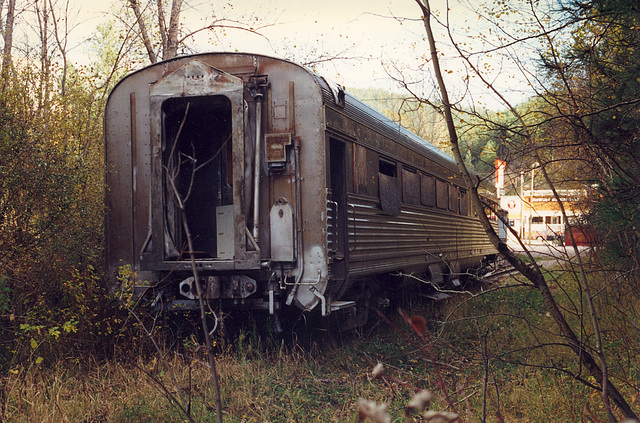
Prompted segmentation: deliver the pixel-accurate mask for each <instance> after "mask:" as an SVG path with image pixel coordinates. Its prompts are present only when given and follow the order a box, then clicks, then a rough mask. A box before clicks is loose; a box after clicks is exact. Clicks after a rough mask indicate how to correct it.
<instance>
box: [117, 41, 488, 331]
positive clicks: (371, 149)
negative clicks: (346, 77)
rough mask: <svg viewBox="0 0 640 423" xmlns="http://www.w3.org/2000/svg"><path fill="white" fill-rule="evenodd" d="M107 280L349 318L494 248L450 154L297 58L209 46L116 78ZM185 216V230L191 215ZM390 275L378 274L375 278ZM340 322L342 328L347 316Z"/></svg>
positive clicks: (168, 303)
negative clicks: (383, 292) (379, 297)
mask: <svg viewBox="0 0 640 423" xmlns="http://www.w3.org/2000/svg"><path fill="white" fill-rule="evenodd" d="M105 157H106V166H107V168H106V186H107V192H106V208H107V219H106V243H107V262H108V263H107V264H108V270H109V274H110V275H112V276H113V277H114V278H115V275H117V273H118V271H119V269H120V268H121V267H122V266H125V265H127V266H130V268H131V269H132V270H133V271H134V274H135V279H136V281H135V282H136V284H137V285H138V286H139V287H140V288H141V289H144V290H146V291H148V292H149V293H151V294H152V295H153V298H155V299H156V300H157V302H158V304H159V305H161V306H162V307H164V308H167V309H192V308H195V307H196V299H197V294H196V290H195V288H194V284H195V283H196V281H195V280H194V278H193V276H192V271H191V261H190V252H191V250H190V249H189V247H188V241H189V239H188V238H189V233H187V231H186V229H188V230H189V232H190V237H191V240H192V252H193V253H194V256H195V262H196V265H197V268H198V270H199V279H200V281H199V283H200V284H201V286H202V288H203V290H204V291H203V292H204V294H203V295H204V296H206V298H207V300H208V301H210V302H215V303H216V309H222V310H226V309H232V308H237V307H241V308H248V309H254V310H263V311H265V312H268V313H271V314H277V313H278V312H279V311H280V310H282V309H284V308H286V307H287V306H297V307H298V308H300V309H303V310H308V309H313V308H318V309H319V310H320V311H321V313H322V314H323V315H328V314H331V313H335V312H337V311H341V312H342V314H344V315H345V316H346V317H345V319H351V325H352V326H353V325H358V324H361V323H362V322H363V321H364V319H365V318H366V316H365V315H364V313H362V312H361V311H362V310H366V308H367V307H368V304H367V301H368V299H369V296H370V289H369V288H370V285H372V284H374V283H375V284H378V285H379V284H380V283H381V281H382V283H387V284H390V285H389V286H386V288H387V289H389V290H391V291H393V290H397V289H401V284H402V279H401V278H397V277H396V278H390V279H385V278H383V277H382V276H383V275H388V274H390V273H398V272H405V273H408V272H411V273H413V274H418V275H420V276H422V277H425V278H430V279H431V280H432V281H433V282H435V283H438V284H441V283H445V282H447V281H450V282H456V280H457V278H456V274H458V273H460V272H465V271H466V270H468V269H470V268H475V267H478V266H480V265H482V263H483V262H484V261H486V260H487V259H488V258H490V257H493V256H494V255H495V251H494V249H493V247H492V246H491V244H490V243H489V241H488V239H487V237H486V236H485V233H484V231H483V229H482V227H481V225H480V223H479V222H478V220H477V218H476V217H475V213H474V211H473V210H472V208H471V207H470V202H469V199H468V196H467V190H466V188H465V187H464V183H463V181H462V178H461V176H460V174H459V172H458V170H457V168H456V166H455V163H454V162H453V160H452V159H451V158H450V157H448V156H447V155H446V154H444V153H442V152H440V151H439V150H438V149H436V148H435V147H433V146H431V145H430V144H428V143H427V142H425V141H423V140H421V139H420V138H418V137H417V136H415V135H413V134H412V133H410V132H409V131H407V130H405V129H403V128H402V127H400V126H399V125H397V124H395V123H393V122H391V121H390V120H389V119H388V118H386V117H384V116H383V115H381V114H380V113H378V112H376V111H374V110H372V109H371V108H370V107H368V106H366V105H364V104H363V103H361V102H360V101H358V100H357V99H355V98H353V97H352V96H350V95H349V94H348V93H346V92H345V91H344V90H343V89H342V88H341V87H339V86H337V85H334V84H331V83H329V82H327V81H326V80H325V79H323V78H322V77H320V76H318V75H316V74H315V73H313V72H311V71H309V70H307V69H305V68H303V67H301V66H299V65H296V64H294V63H291V62H288V61H285V60H281V59H276V58H272V57H267V56H262V55H255V54H241V53H208V54H200V55H193V56H186V57H179V58H176V59H173V60H170V61H166V62H162V63H157V64H154V65H151V66H149V67H147V68H144V69H142V70H139V71H137V72H134V73H132V74H130V75H129V76H127V77H126V78H124V79H123V80H122V81H120V83H119V84H118V85H117V86H116V87H115V89H114V90H113V91H112V93H111V95H110V97H109V99H108V103H107V107H106V112H105ZM185 223H186V225H185ZM385 281H386V282H385ZM347 326H348V325H347Z"/></svg>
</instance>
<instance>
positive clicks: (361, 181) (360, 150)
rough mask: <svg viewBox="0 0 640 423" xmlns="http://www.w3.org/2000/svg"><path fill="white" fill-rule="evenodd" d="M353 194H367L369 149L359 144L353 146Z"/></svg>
mask: <svg viewBox="0 0 640 423" xmlns="http://www.w3.org/2000/svg"><path fill="white" fill-rule="evenodd" d="M353 192H354V193H356V194H363V195H364V194H366V193H367V149H366V148H364V147H363V146H361V145H359V144H354V145H353Z"/></svg>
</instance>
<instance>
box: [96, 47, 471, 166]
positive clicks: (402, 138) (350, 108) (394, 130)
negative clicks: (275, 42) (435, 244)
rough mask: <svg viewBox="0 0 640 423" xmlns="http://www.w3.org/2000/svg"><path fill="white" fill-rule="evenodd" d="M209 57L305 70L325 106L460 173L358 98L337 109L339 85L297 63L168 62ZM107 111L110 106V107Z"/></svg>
mask: <svg viewBox="0 0 640 423" xmlns="http://www.w3.org/2000/svg"><path fill="white" fill-rule="evenodd" d="M208 55H214V56H217V55H228V56H249V57H255V58H261V57H262V58H265V59H270V60H276V61H280V62H286V63H290V64H292V65H294V66H297V67H299V68H301V69H304V70H305V71H306V72H308V73H310V74H311V75H313V77H314V78H315V80H316V81H317V83H318V85H319V86H320V89H321V91H322V96H323V102H324V103H325V104H331V105H334V106H336V107H338V108H342V109H343V111H344V113H345V114H346V115H347V116H349V117H350V118H352V119H354V120H356V121H358V122H361V123H362V124H365V125H367V126H369V127H371V128H372V129H374V130H376V131H378V132H380V133H381V134H383V135H385V136H388V137H389V138H392V139H394V140H396V141H397V142H398V143H400V144H402V145H404V146H406V147H408V148H410V149H412V150H414V151H416V152H417V153H419V154H422V155H424V156H427V157H429V158H431V159H432V160H434V161H436V162H437V163H439V164H441V165H443V166H445V167H447V168H449V169H451V170H452V171H454V172H455V173H458V172H459V170H458V168H457V166H456V163H455V161H454V159H453V158H452V157H451V156H449V155H448V154H446V153H445V152H443V151H441V150H439V149H438V148H437V147H435V146H434V145H432V144H430V143H429V142H427V141H425V140H424V139H422V138H420V137H419V136H417V135H416V134H414V133H413V132H411V131H409V130H408V129H406V128H404V127H403V126H402V125H400V124H398V123H397V122H394V121H393V120H391V119H390V118H389V117H387V116H385V115H384V114H382V113H380V112H378V111H377V110H375V109H374V108H372V107H370V106H368V105H367V104H365V103H363V102H362V101H360V100H358V99H357V98H356V97H354V96H352V95H351V94H349V93H348V92H346V91H345V101H344V106H338V104H337V101H336V98H335V92H336V87H337V85H336V84H333V83H331V82H329V81H327V80H326V79H325V78H323V77H322V76H320V75H318V74H317V73H315V72H314V71H312V70H310V69H308V68H306V67H304V66H302V65H299V64H297V63H295V62H291V61H289V60H286V59H282V58H277V57H271V56H266V55H262V54H254V53H241V52H209V53H198V54H193V55H188V56H179V57H176V58H174V59H170V60H168V61H166V62H170V61H174V60H184V59H187V58H189V57H192V58H198V57H203V56H208ZM162 63H164V62H158V63H155V64H152V65H149V66H147V67H145V68H142V69H139V70H136V71H134V72H132V73H131V74H129V75H127V76H126V77H125V78H123V79H122V80H121V81H119V82H118V84H116V87H115V88H114V89H113V90H112V92H113V91H115V90H116V89H117V87H118V85H120V83H121V82H122V81H124V80H125V79H127V78H128V77H129V76H132V75H134V74H138V73H141V72H144V70H145V69H147V68H151V67H154V66H158V65H161V64H162ZM107 107H108V106H107Z"/></svg>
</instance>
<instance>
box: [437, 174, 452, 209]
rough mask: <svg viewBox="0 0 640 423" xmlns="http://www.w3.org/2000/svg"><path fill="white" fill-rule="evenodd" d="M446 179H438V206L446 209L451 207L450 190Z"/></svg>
mask: <svg viewBox="0 0 640 423" xmlns="http://www.w3.org/2000/svg"><path fill="white" fill-rule="evenodd" d="M448 185H449V184H447V183H446V182H445V181H441V180H440V179H437V180H436V207H438V208H439V209H443V210H446V209H447V208H449V190H448Z"/></svg>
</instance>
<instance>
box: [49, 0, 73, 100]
mask: <svg viewBox="0 0 640 423" xmlns="http://www.w3.org/2000/svg"><path fill="white" fill-rule="evenodd" d="M49 9H50V10H51V17H52V18H53V19H52V21H53V31H54V35H55V37H56V44H57V45H58V50H59V51H60V55H61V56H62V80H61V81H60V86H61V87H60V91H61V95H62V96H63V97H64V96H65V93H66V91H67V90H66V88H67V36H68V35H69V28H68V18H69V0H67V1H66V3H65V11H64V35H63V37H62V38H61V37H60V30H59V28H58V19H56V15H55V12H54V9H53V3H52V0H49Z"/></svg>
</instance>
